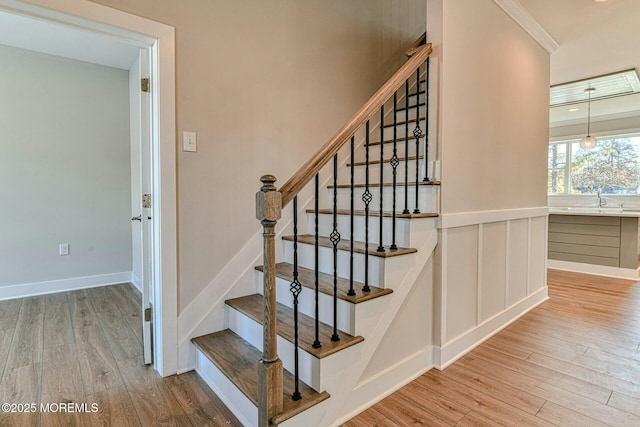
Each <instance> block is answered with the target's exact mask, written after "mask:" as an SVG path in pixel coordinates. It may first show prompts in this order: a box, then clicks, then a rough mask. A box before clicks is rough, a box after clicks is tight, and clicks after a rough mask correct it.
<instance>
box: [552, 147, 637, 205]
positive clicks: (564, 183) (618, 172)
mask: <svg viewBox="0 0 640 427" xmlns="http://www.w3.org/2000/svg"><path fill="white" fill-rule="evenodd" d="M547 166H548V183H547V191H548V193H549V194H592V193H597V192H598V191H601V192H602V193H608V194H640V135H632V136H605V137H598V145H597V146H596V148H594V149H591V150H589V149H581V148H580V143H579V141H577V140H572V141H561V142H552V143H550V144H549V159H548V165H547Z"/></svg>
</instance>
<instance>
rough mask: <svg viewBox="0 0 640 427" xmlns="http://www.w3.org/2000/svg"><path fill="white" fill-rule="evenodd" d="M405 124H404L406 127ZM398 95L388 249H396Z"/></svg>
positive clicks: (395, 96)
mask: <svg viewBox="0 0 640 427" xmlns="http://www.w3.org/2000/svg"><path fill="white" fill-rule="evenodd" d="M405 121H406V122H409V116H408V114H407V116H406V118H405ZM406 126H407V125H405V127H406ZM397 127H398V95H397V92H394V93H393V156H391V160H390V162H389V163H390V164H391V167H392V168H393V187H392V189H393V208H392V209H391V246H390V247H389V249H390V250H396V249H398V246H396V183H397V181H398V165H399V164H400V160H398V132H397Z"/></svg>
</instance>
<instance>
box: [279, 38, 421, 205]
mask: <svg viewBox="0 0 640 427" xmlns="http://www.w3.org/2000/svg"><path fill="white" fill-rule="evenodd" d="M419 40H420V39H419ZM430 54H431V43H427V44H425V45H422V46H419V47H417V48H415V49H414V51H413V54H412V55H411V58H409V60H408V61H407V62H406V63H405V64H404V65H403V66H402V67H401V68H400V69H399V70H398V71H397V72H396V73H395V74H394V75H393V76H392V77H391V78H390V79H389V80H387V82H386V83H385V84H384V85H383V86H382V87H381V88H380V89H378V91H377V92H376V93H375V94H374V95H373V96H372V97H371V98H370V99H369V100H368V101H367V102H366V103H365V104H364V105H363V106H362V108H360V109H359V110H358V111H357V112H356V113H355V114H354V115H353V117H351V119H350V120H349V121H348V122H347V123H346V124H345V125H344V126H343V127H342V129H340V130H339V131H338V133H336V134H335V135H334V136H333V137H332V138H331V139H329V140H328V141H327V142H326V143H325V144H324V145H323V146H322V148H320V150H319V151H318V152H317V153H316V154H315V155H314V156H313V157H312V158H311V159H309V160H308V161H307V162H306V163H305V164H304V165H303V166H302V167H301V168H300V169H298V171H297V172H296V173H295V174H293V176H292V177H291V178H289V180H288V181H287V182H285V183H284V184H283V185H282V187H281V188H280V193H282V206H283V207H284V206H285V205H286V204H287V203H289V202H290V201H291V200H292V199H293V198H294V197H295V195H296V194H298V192H300V190H302V189H303V188H304V187H305V186H306V185H307V184H308V183H309V181H311V179H312V178H313V177H314V176H315V175H316V174H317V173H318V172H320V169H322V168H323V167H324V165H326V164H327V163H328V162H329V160H331V158H332V157H333V156H334V155H335V154H336V153H337V152H338V151H339V150H340V148H342V146H343V145H344V144H345V143H346V142H347V141H349V139H350V138H351V137H352V136H353V135H354V134H355V133H356V131H358V129H360V128H361V127H362V126H363V125H364V124H365V123H366V122H367V120H369V119H370V118H371V117H373V115H374V114H375V113H376V112H377V111H378V110H379V109H380V107H381V106H382V105H383V104H384V103H385V102H386V101H387V100H388V99H389V98H390V97H391V96H392V95H393V94H394V92H395V91H396V90H398V88H399V87H400V85H402V84H404V82H405V81H406V80H407V79H408V78H409V76H410V75H411V74H412V73H413V72H414V71H415V70H416V69H417V68H418V67H419V66H420V65H421V64H422V63H423V62H424V61H426V60H427V57H428V56H429V55H430Z"/></svg>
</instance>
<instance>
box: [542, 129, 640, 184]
mask: <svg viewBox="0 0 640 427" xmlns="http://www.w3.org/2000/svg"><path fill="white" fill-rule="evenodd" d="M597 138H598V139H618V138H640V131H636V132H624V133H609V132H607V133H602V134H600V135H597ZM578 142H580V137H561V138H554V139H552V140H549V144H548V148H547V153H548V150H549V149H550V148H551V146H552V145H562V144H564V145H565V146H566V150H565V156H566V158H565V164H564V168H556V170H564V191H563V192H561V193H549V192H547V196H548V197H555V196H571V197H579V196H584V195H590V194H596V193H578V194H574V193H571V192H570V189H571V182H572V179H573V177H572V175H571V166H572V164H573V144H575V143H578ZM638 148H639V149H640V143H639V145H638ZM551 170H552V169H551V168H550V167H549V162H548V160H547V174H548V172H549V171H551ZM638 173H639V174H640V168H639V169H638ZM548 187H549V181H548V175H547V188H548ZM615 195H616V196H618V197H625V196H626V197H629V196H636V197H637V196H640V193H639V194H615Z"/></svg>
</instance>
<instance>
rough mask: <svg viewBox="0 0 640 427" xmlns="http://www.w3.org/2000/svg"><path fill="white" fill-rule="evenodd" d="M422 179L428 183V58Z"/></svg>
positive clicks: (426, 63) (426, 65)
mask: <svg viewBox="0 0 640 427" xmlns="http://www.w3.org/2000/svg"><path fill="white" fill-rule="evenodd" d="M424 74H425V87H424V169H425V172H424V179H423V181H425V182H429V58H427V61H426V62H425V64H424Z"/></svg>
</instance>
